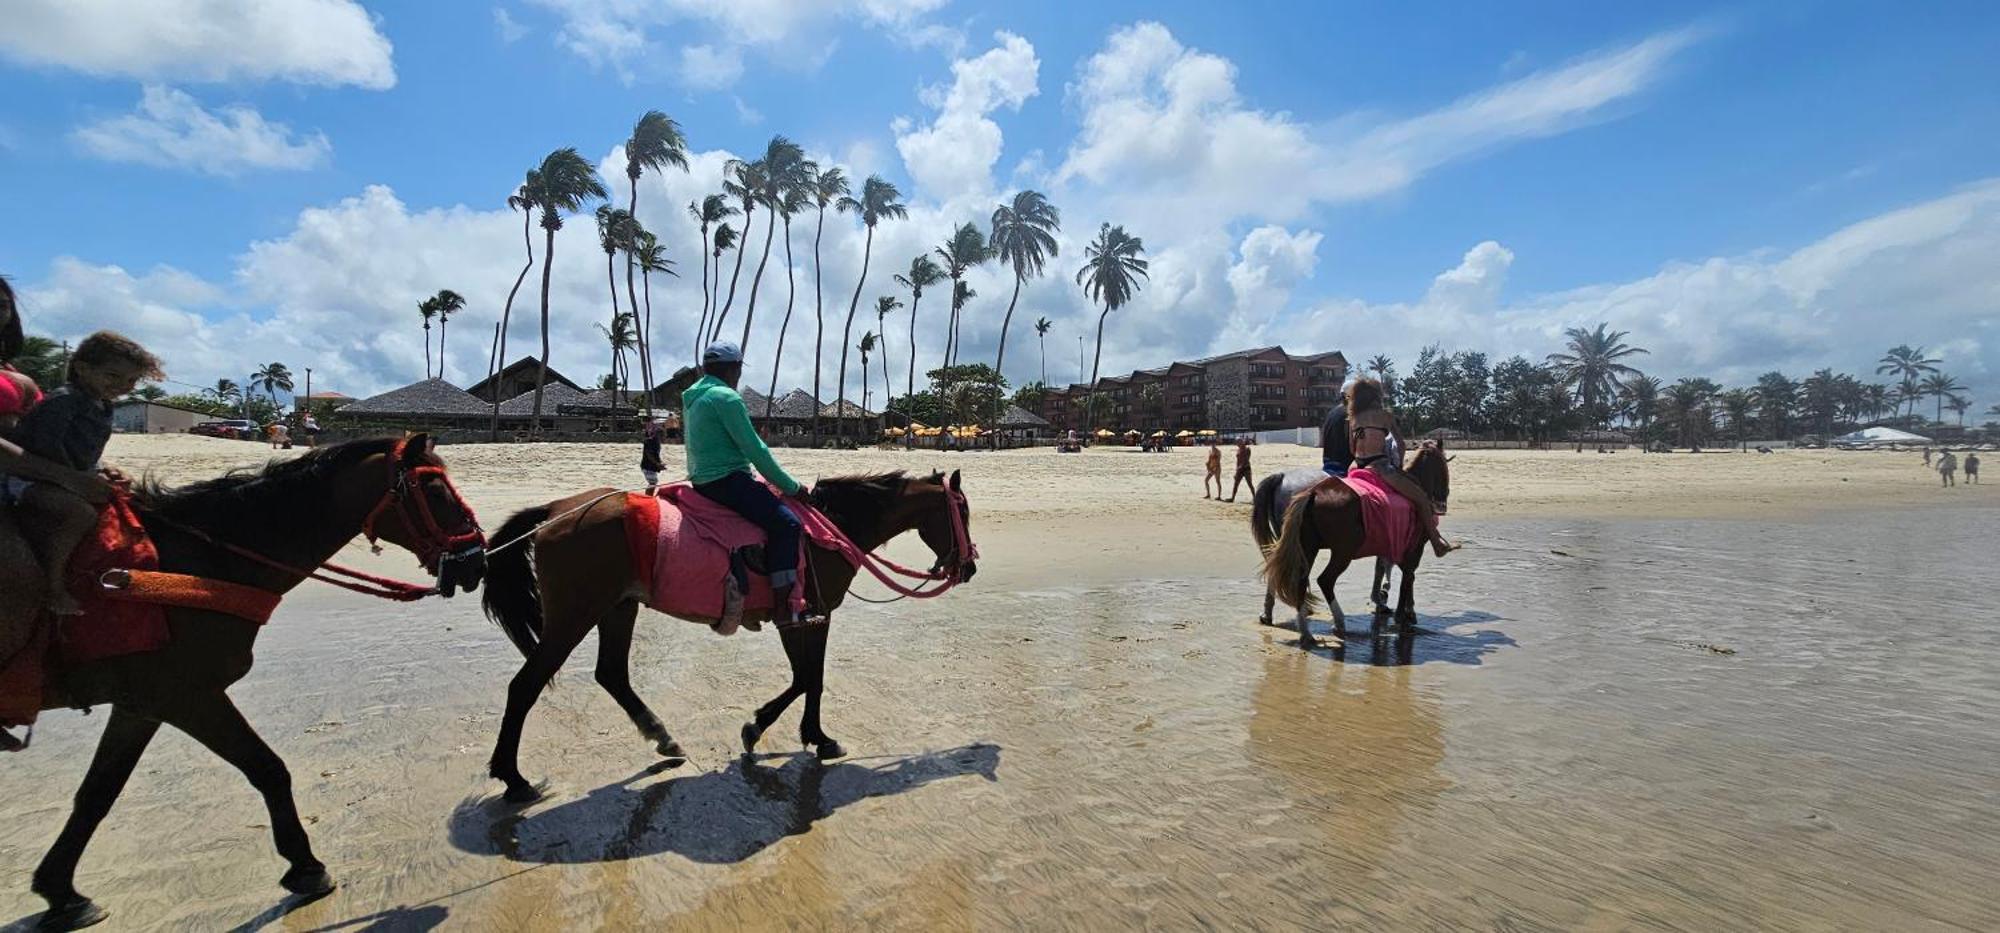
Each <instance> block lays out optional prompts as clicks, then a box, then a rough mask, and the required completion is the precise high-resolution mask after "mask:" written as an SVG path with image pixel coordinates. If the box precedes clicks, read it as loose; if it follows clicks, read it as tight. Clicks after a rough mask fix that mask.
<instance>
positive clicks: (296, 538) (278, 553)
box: [33, 434, 483, 929]
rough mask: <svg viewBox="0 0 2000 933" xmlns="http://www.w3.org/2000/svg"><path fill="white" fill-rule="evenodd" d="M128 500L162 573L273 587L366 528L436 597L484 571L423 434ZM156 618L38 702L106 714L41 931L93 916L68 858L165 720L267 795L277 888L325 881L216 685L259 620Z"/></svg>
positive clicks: (276, 772) (239, 664)
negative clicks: (164, 631)
mask: <svg viewBox="0 0 2000 933" xmlns="http://www.w3.org/2000/svg"><path fill="white" fill-rule="evenodd" d="M135 495H136V498H135V503H134V504H135V506H136V507H137V509H138V512H139V515H140V518H141V520H142V521H143V522H144V524H145V526H146V531H147V533H148V534H149V535H150V536H151V537H152V539H153V542H154V544H155V545H156V546H157V547H158V548H159V553H160V565H161V566H160V569H161V570H163V571H167V572H172V573H181V574H188V575H192V576H199V577H205V578H208V579H213V580H223V581H228V582H230V583H236V584H242V585H245V586H250V587H255V588H257V589H261V590H267V591H270V592H272V593H284V592H286V591H288V590H290V589H291V588H292V587H294V586H297V585H298V584H299V583H300V582H301V580H303V579H304V577H303V572H304V571H306V570H310V569H312V568H317V567H319V566H320V565H321V564H324V563H325V562H326V561H327V560H328V559H330V558H332V557H333V555H334V554H335V553H336V552H337V551H339V550H340V549H341V548H342V547H344V546H346V544H347V543H348V542H349V541H351V540H353V539H354V538H355V537H356V536H357V535H360V534H362V533H363V532H364V531H366V532H367V533H368V535H369V536H370V537H371V539H372V538H379V539H381V540H384V541H388V542H390V543H392V544H395V545H397V546H399V547H402V548H404V549H405V550H408V551H410V552H411V553H413V554H416V555H418V558H419V561H420V562H421V563H422V564H423V566H424V569H425V570H427V571H430V572H431V573H433V574H436V575H437V577H438V581H439V585H440V588H441V589H443V590H444V591H446V592H449V591H450V590H451V589H452V588H453V587H456V586H461V585H462V586H464V587H465V588H466V589H472V588H474V587H476V586H478V584H479V577H480V574H481V572H482V567H483V559H482V557H481V555H480V547H481V544H480V543H479V526H478V523H477V522H476V521H475V520H474V518H473V515H472V512H471V511H470V510H469V509H467V508H466V507H465V504H464V503H463V501H462V500H460V499H459V497H458V494H457V492H456V491H454V490H453V489H452V488H451V483H450V481H449V480H448V479H446V477H445V474H444V464H443V462H442V461H441V460H439V459H438V458H437V455H436V454H434V453H433V452H432V450H431V442H430V438H429V437H427V436H425V435H421V434H420V435H416V436H414V437H411V438H408V439H385V440H370V441H353V442H350V443H345V444H339V445H335V446H331V447H324V448H320V449H318V450H315V451H313V452H311V453H308V454H305V455H304V456H301V457H298V458H296V459H292V460H287V461H282V462H274V463H272V464H270V465H269V466H266V467H264V468H263V469H261V470H247V471H239V472H236V473H231V474H229V475H227V476H224V477H222V478H221V479H215V480H209V481H206V482H201V483H195V484H193V485H190V486H184V487H181V488H178V489H161V488H158V487H152V486H148V487H144V488H141V489H140V490H138V491H137V492H136V494H135ZM249 555H255V557H254V558H253V557H251V556H249ZM280 565H282V566H280ZM287 568H292V569H287ZM167 624H168V627H169V630H170V632H171V635H172V641H171V642H170V643H169V644H168V645H167V646H166V647H164V648H161V649H159V650H158V651H150V652H145V653H141V654H129V655H124V656H122V657H113V658H107V659H104V660H100V661H94V662H90V663H87V664H80V665H76V666H74V667H71V668H68V669H67V670H64V671H63V672H61V673H60V675H59V676H58V680H57V683H56V685H55V686H56V688H57V691H58V692H59V693H60V694H61V696H60V697H57V698H54V699H55V702H54V703H51V704H50V708H53V707H54V706H55V705H65V706H95V705H98V704H104V703H108V704H110V705H111V719H110V721H109V722H107V723H106V724H105V727H104V734H103V736H102V737H101V738H100V739H99V740H98V744H97V754H96V756H95V757H94V758H92V759H91V762H90V770H89V771H88V772H87V773H86V774H85V775H84V778H83V785H82V786H81V787H79V788H78V789H77V792H76V804H75V807H74V808H73V809H72V810H71V811H70V815H69V820H68V822H66V823H64V824H63V828H62V833H61V834H60V835H58V836H57V837H56V841H55V845H53V846H51V847H50V848H49V852H48V854H47V855H45V856H43V857H42V862H41V864H40V865H39V866H38V867H36V869H35V874H34V880H33V889H34V892H35V893H36V894H39V895H41V896H42V898H43V899H45V900H47V901H48V902H49V910H48V913H46V914H44V915H43V919H42V921H41V923H42V926H43V927H44V928H53V929H74V928H77V927H83V926H89V925H90V924H93V923H96V922H98V921H99V920H102V919H104V916H105V913H104V911H103V910H102V909H100V908H98V906H97V905H96V904H94V903H92V902H91V901H90V899H89V898H87V897H84V896H83V895H82V894H79V893H77V890H76V887H75V876H76V866H77V862H78V860H79V859H81V858H82V857H83V850H84V846H85V845H87V844H88V843H89V842H90V836H91V834H92V832H94V831H95V830H96V829H97V825H98V823H99V822H100V821H102V820H103V819H104V816H105V814H106V813H108V812H110V810H111V805H112V803H113V802H114V801H116V800H117V799H118V794H119V792H120V791H122V790H123V789H124V787H125V781H126V779H127V778H129V777H131V775H132V770H133V768H134V767H135V766H136V765H138V763H139V757H140V755H142V754H144V753H145V751H146V745H147V743H149V742H151V741H152V740H153V735H154V733H156V732H158V731H159V728H160V725H161V724H162V723H164V724H166V725H170V726H173V727H174V728H176V729H179V730H181V731H182V732H185V733H187V734H188V736H189V737H191V738H193V739H194V740H195V741H197V742H200V743H201V744H202V745H204V746H206V747H207V748H208V750H209V751H212V752H214V753H215V754H216V755H217V756H219V757H221V758H222V759H223V760H224V761H227V762H229V763H230V764H232V765H234V766H236V768H237V770H239V771H242V772H243V775H244V777H246V778H248V779H249V780H250V784H251V786H252V787H255V788H256V789H257V792H258V793H260V794H262V795H263V797H264V805H265V807H267V808H268V809H269V810H270V817H271V834H272V836H273V838H274V839H275V840H276V842H277V848H278V854H279V855H280V856H283V857H284V859H285V861H287V862H289V863H291V867H290V869H289V870H287V871H286V872H285V873H284V875H283V877H281V878H279V880H278V883H279V884H280V885H283V886H284V888H285V890H287V891H291V892H293V893H294V894H299V895H306V896H315V895H319V894H324V893H326V892H328V891H331V890H332V889H333V879H332V878H331V877H330V876H329V875H328V874H327V871H326V866H325V865H323V864H322V863H321V862H320V860H319V859H317V858H315V857H313V852H312V845H311V843H310V842H309V841H308V840H307V838H306V830H305V827H304V826H302V825H300V823H299V814H298V809H297V807H296V806H295V805H294V804H293V801H292V779H291V775H290V773H289V772H288V771H287V770H286V768H285V763H284V761H282V760H281V759H279V758H278V755H277V753H276V752H274V751H272V750H271V747H270V746H269V745H266V744H264V740H263V739H262V738H260V737H258V735H257V732H256V730H255V729H253V728H252V727H251V726H250V723H249V722H248V721H247V720H245V719H244V718H243V714H242V713H241V712H239V711H237V709H236V706H235V704H234V703H232V702H230V699H229V695H228V693H226V692H225V691H226V690H227V689H228V688H229V686H230V685H231V684H233V683H235V682H236V681H238V680H240V679H242V677H243V675H245V674H247V673H249V671H250V664H251V649H252V647H253V646H254V645H255V643H256V640H257V632H258V630H259V627H260V626H259V625H258V624H257V623H255V622H252V621H249V620H247V619H242V618H238V617H236V616H233V615H227V614H223V613H220V612H211V611H201V610H194V609H178V608H176V609H170V610H168V611H167Z"/></svg>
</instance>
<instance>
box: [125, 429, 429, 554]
mask: <svg viewBox="0 0 2000 933" xmlns="http://www.w3.org/2000/svg"><path fill="white" fill-rule="evenodd" d="M396 443H397V438H393V437H381V438H369V439H364V440H357V441H347V442H344V443H340V444H333V445H330V446H326V447H317V448H314V449H312V450H310V451H307V452H306V453H304V454H302V455H300V456H297V457H293V458H292V459H289V460H272V461H270V462H268V463H265V464H264V465H263V466H261V467H243V468H240V469H235V470H231V471H229V472H228V473H224V474H223V475H221V476H218V477H216V478H214V479H205V480H199V481H196V482H193V483H188V484H187V485H184V486H173V487H168V486H164V485H162V484H160V482H159V481H157V480H155V479H154V478H153V477H151V476H147V477H146V478H145V479H144V480H141V481H140V482H139V483H138V484H137V485H136V486H135V487H134V489H133V504H134V505H136V506H137V507H138V508H139V509H140V510H141V511H142V512H148V513H152V514H155V515H158V516H160V517H162V518H166V519H169V520H171V521H174V522H178V523H180V524H183V525H188V526H190V527H194V528H200V529H202V530H205V531H207V532H209V533H212V534H215V535H217V536H218V537H229V536H232V535H234V534H240V533H241V532H243V531H246V530H249V529H251V528H253V527H268V526H269V525H270V522H271V514H272V513H271V510H274V509H288V510H296V509H300V508H304V509H308V510H311V511H312V512H313V513H315V514H316V513H317V511H318V509H319V508H320V503H318V502H315V501H313V500H312V493H313V492H314V491H315V490H316V489H317V488H318V487H319V486H320V485H321V484H322V483H323V482H324V481H325V480H326V478H327V477H328V476H329V475H331V474H333V473H336V472H339V471H341V470H344V469H347V468H348V467H351V466H353V465H354V464H356V463H359V462H361V461H362V460H365V459H367V458H369V457H372V456H374V455H376V454H386V453H388V452H389V451H391V450H393V449H395V446H396Z"/></svg>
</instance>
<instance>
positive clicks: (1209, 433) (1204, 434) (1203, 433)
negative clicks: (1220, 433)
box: [1194, 428, 1215, 437]
mask: <svg viewBox="0 0 2000 933" xmlns="http://www.w3.org/2000/svg"><path fill="white" fill-rule="evenodd" d="M1194 433H1196V434H1198V435H1200V436H1202V437H1214V436H1215V432H1214V431H1213V430H1211V429H1209V428H1202V429H1201V430H1199V431H1196V432H1194Z"/></svg>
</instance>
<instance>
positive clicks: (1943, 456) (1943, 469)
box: [1937, 450, 1958, 486]
mask: <svg viewBox="0 0 2000 933" xmlns="http://www.w3.org/2000/svg"><path fill="white" fill-rule="evenodd" d="M1937 471H1938V478H1939V479H1941V480H1943V481H1944V485H1946V486H1956V485H1958V476H1957V473H1958V457H1956V456H1954V455H1953V454H1952V452H1951V451H1949V450H1945V451H1939V452H1938V458H1937Z"/></svg>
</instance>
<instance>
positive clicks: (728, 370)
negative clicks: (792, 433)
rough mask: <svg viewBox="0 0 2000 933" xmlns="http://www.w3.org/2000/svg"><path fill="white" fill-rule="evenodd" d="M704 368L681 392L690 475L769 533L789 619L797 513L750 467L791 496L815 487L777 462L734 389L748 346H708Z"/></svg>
mask: <svg viewBox="0 0 2000 933" xmlns="http://www.w3.org/2000/svg"><path fill="white" fill-rule="evenodd" d="M701 371H702V377H701V379H700V380H699V381H697V382H696V383H695V384H694V385H692V386H689V387H688V390H687V391H686V392H683V393H681V411H682V412H683V414H682V419H683V421H682V423H683V425H684V428H683V431H684V433H685V436H686V439H687V469H688V479H689V481H691V482H693V483H694V489H695V491H696V492H698V493H701V494H702V495H703V496H706V497H708V498H709V499H711V500H713V501H714V502H716V503H717V504H719V505H722V506H724V507H726V508H728V509H729V510H730V511H732V512H735V513H736V514H738V515H741V516H743V517H744V518H745V519H747V520H748V521H749V522H750V523H751V524H753V525H756V526H757V527H759V528H762V529H763V530H764V536H765V544H764V561H765V565H766V567H767V568H768V569H769V570H770V576H771V595H772V597H773V602H774V603H775V604H776V605H777V606H778V607H779V609H778V612H779V613H780V615H781V617H784V616H785V614H786V613H787V611H788V610H787V608H786V607H789V606H790V605H791V599H792V588H793V587H794V586H796V585H797V584H798V579H799V571H798V568H799V516H798V514H797V513H795V512H793V511H792V510H791V509H790V508H788V507H786V505H785V504H784V503H783V502H781V501H779V499H778V497H777V496H774V495H772V494H771V490H770V489H769V488H767V487H766V486H765V485H764V484H763V483H760V482H758V481H757V479H756V477H754V476H752V475H751V474H750V471H751V468H753V467H754V468H755V469H756V471H757V472H758V473H760V474H762V475H763V477H764V478H765V479H766V480H769V481H770V482H771V484H772V485H773V486H776V487H778V491H779V492H782V493H784V494H785V496H786V497H787V498H792V499H800V500H804V499H805V498H806V496H807V495H808V494H809V491H808V490H807V489H806V487H805V486H804V485H802V484H800V483H799V481H798V480H795V479H793V478H792V477H791V475H790V474H788V473H786V472H785V469H784V468H783V467H781V466H779V465H778V461H777V459H776V458H774V457H772V456H771V448H769V447H767V446H765V444H764V439H763V438H761V437H758V436H757V429H756V428H755V427H753V426H752V425H751V424H750V410H749V409H748V408H746V407H745V406H744V404H743V396H741V395H739V394H737V392H736V386H737V383H739V382H741V381H742V379H743V351H742V349H740V348H739V347H737V346H736V344H733V343H729V342H726V341H718V342H716V343H711V344H709V345H708V349H707V350H704V351H702V354H701ZM725 605H727V600H725Z"/></svg>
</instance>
